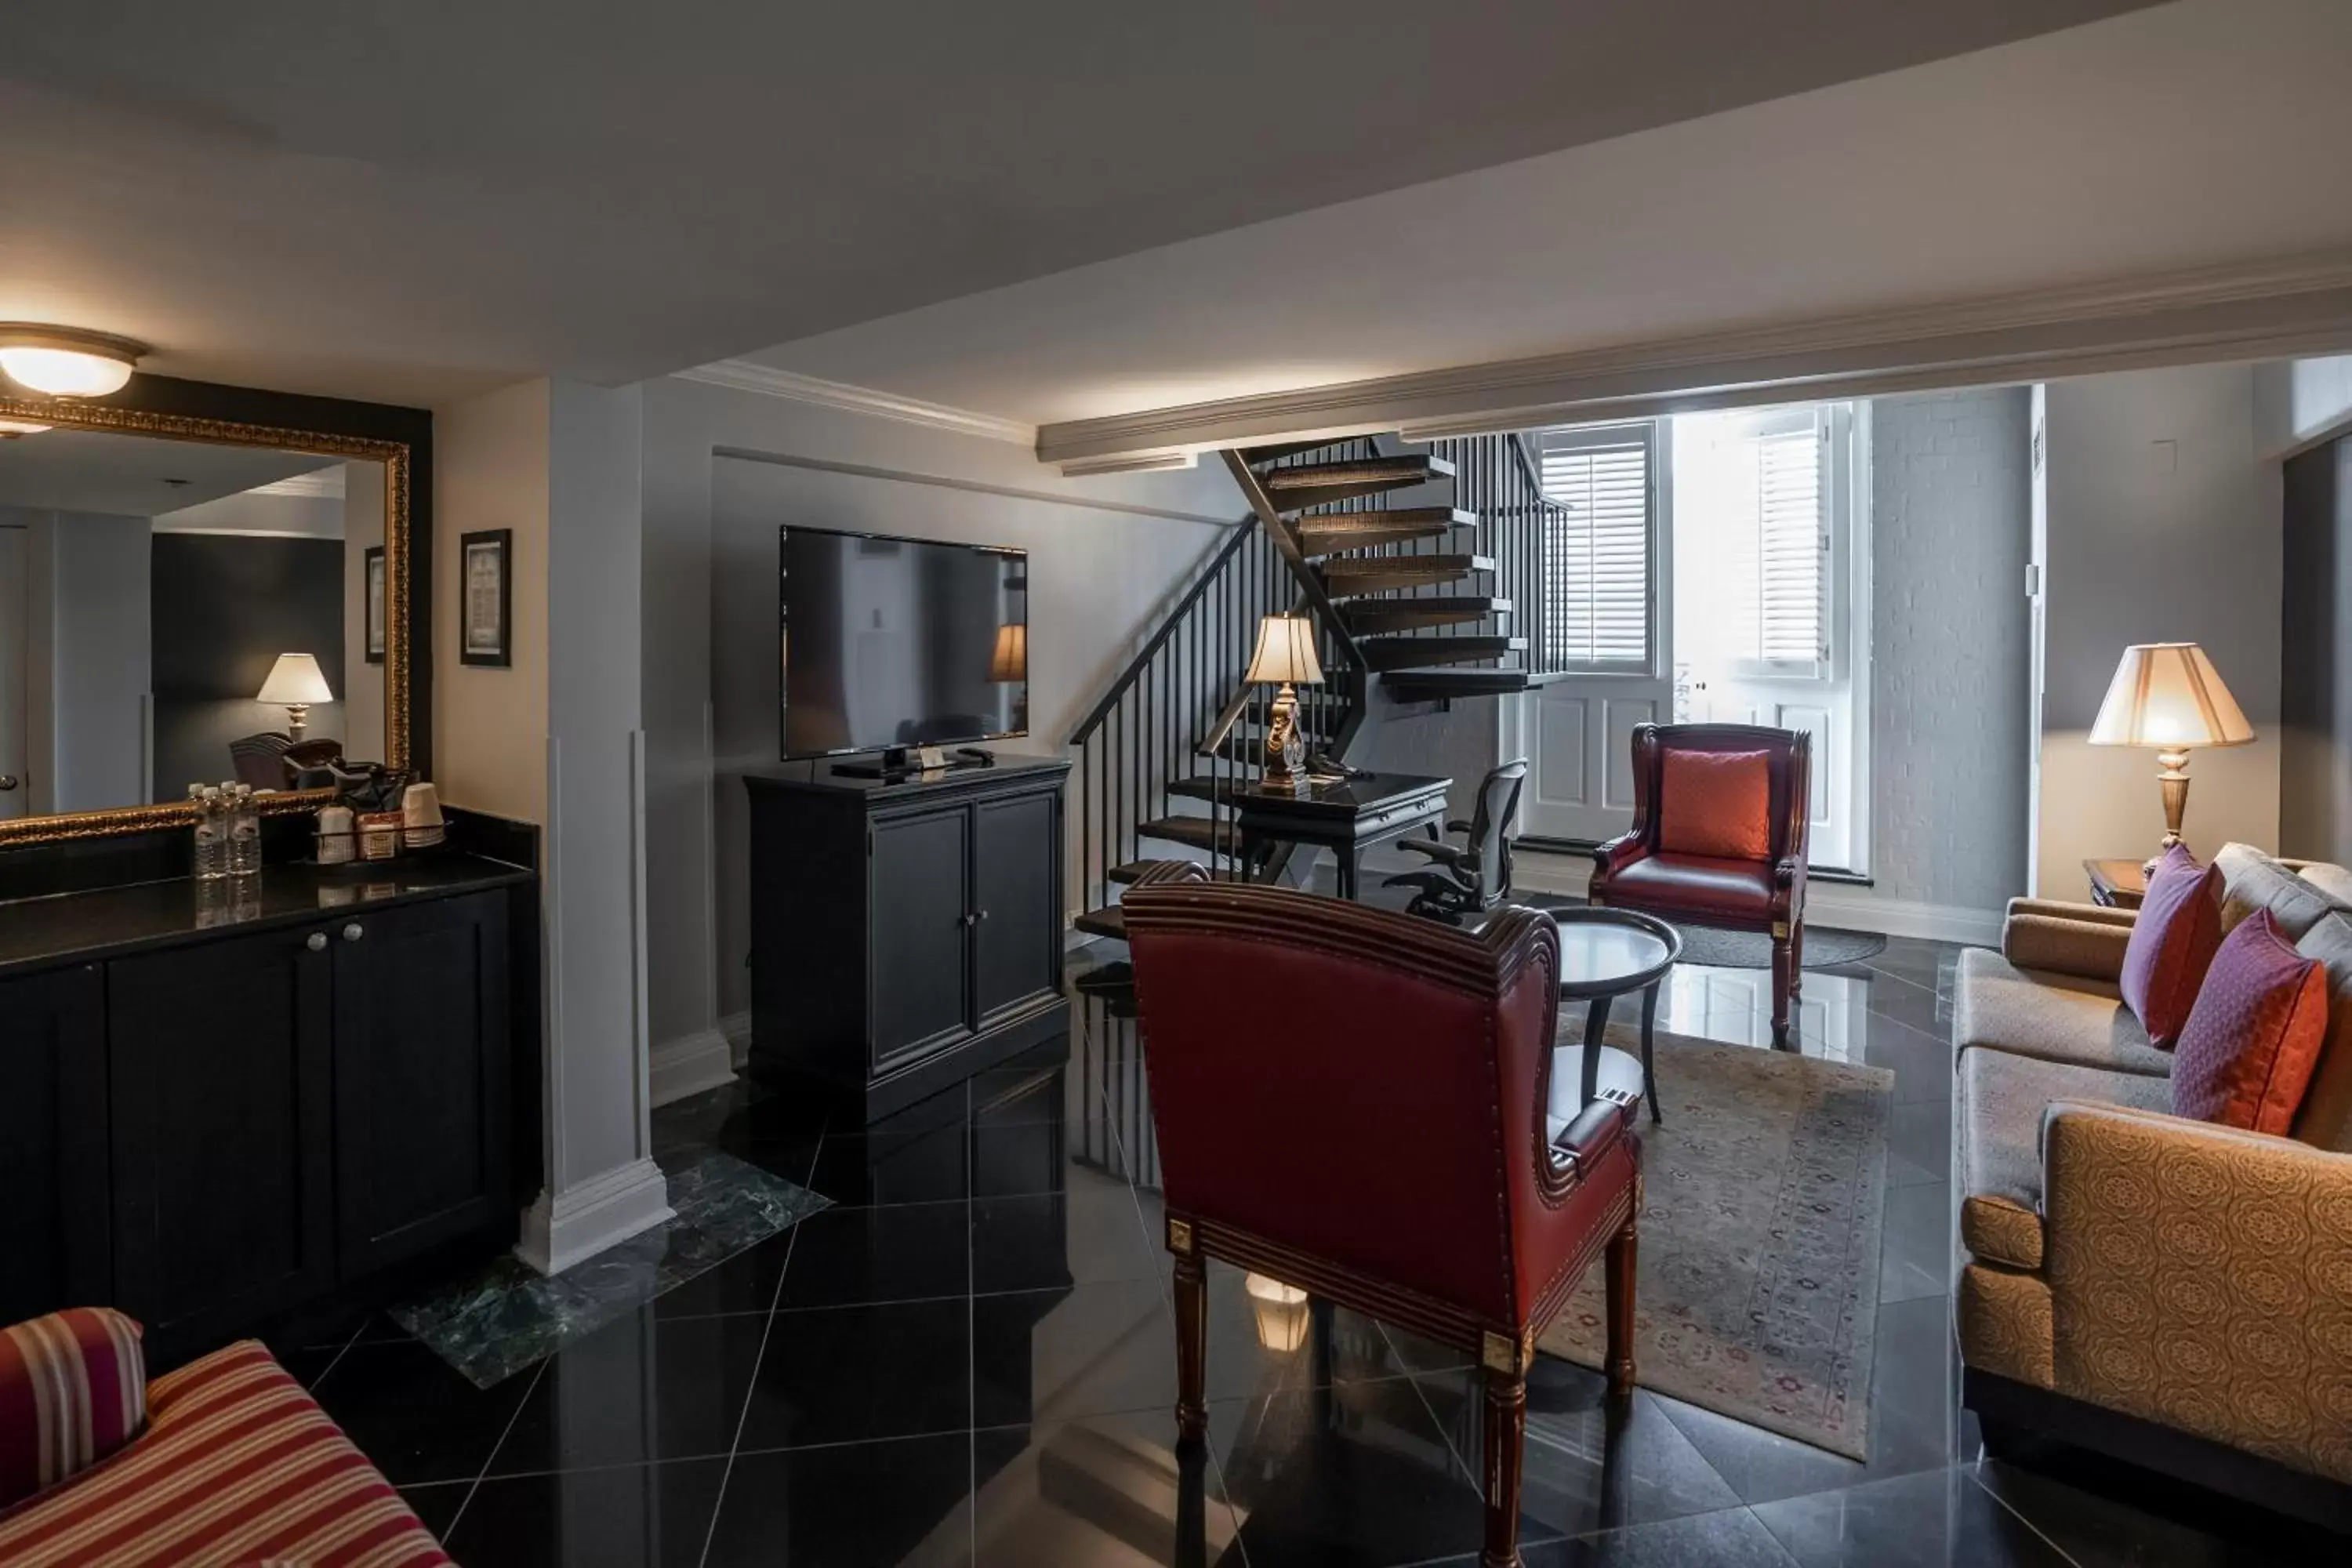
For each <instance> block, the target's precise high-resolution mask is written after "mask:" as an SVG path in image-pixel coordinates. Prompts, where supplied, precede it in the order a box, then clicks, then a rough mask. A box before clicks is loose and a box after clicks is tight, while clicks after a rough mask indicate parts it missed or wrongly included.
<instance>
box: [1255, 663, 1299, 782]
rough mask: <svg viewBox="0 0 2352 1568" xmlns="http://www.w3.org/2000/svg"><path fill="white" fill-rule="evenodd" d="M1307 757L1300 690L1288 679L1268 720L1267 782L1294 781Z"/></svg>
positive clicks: (1268, 715)
mask: <svg viewBox="0 0 2352 1568" xmlns="http://www.w3.org/2000/svg"><path fill="white" fill-rule="evenodd" d="M1306 760H1307V744H1306V742H1305V741H1304V740H1302V739H1301V738H1300V736H1299V733H1298V693H1297V690H1296V689H1293V688H1292V686H1291V684H1290V682H1288V681H1284V682H1283V683H1282V686H1281V688H1280V689H1278V690H1276V692H1275V694H1274V705H1273V709H1272V710H1271V711H1270V712H1268V713H1267V715H1266V721H1265V782H1266V783H1267V784H1291V783H1294V782H1295V780H1294V777H1293V775H1294V774H1295V773H1298V772H1299V771H1300V769H1301V766H1302V764H1304V763H1305V762H1306Z"/></svg>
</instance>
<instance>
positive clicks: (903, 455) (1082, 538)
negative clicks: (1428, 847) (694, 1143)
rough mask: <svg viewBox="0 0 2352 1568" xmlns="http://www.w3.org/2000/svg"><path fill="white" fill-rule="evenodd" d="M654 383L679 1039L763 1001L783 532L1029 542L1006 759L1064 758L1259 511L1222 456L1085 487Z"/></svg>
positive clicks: (660, 988)
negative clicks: (1231, 533)
mask: <svg viewBox="0 0 2352 1568" xmlns="http://www.w3.org/2000/svg"><path fill="white" fill-rule="evenodd" d="M644 391H645V427H646V434H645V528H646V533H645V541H644V557H643V561H644V583H643V595H644V605H643V616H644V636H645V646H644V692H645V724H646V901H647V920H646V952H647V964H648V976H649V1005H650V1010H651V1035H652V1038H653V1040H654V1041H655V1042H656V1048H659V1047H662V1046H664V1045H667V1044H671V1043H675V1042H679V1041H683V1040H685V1039H688V1037H696V1036H701V1035H706V1034H707V1032H708V1031H709V1030H711V1029H713V1028H715V1027H716V1026H718V1024H719V1020H720V1019H722V1018H725V1017H727V1016H730V1015H731V1014H734V1013H737V1012H740V1011H741V1010H742V1009H743V1008H744V1007H745V1006H746V1005H748V1003H749V986H748V982H747V978H746V975H745V972H744V968H743V960H744V956H745V952H746V948H747V942H748V923H749V921H748V912H747V911H748V908H749V890H748V889H747V887H746V886H745V884H744V880H743V870H744V864H745V860H746V857H747V853H748V848H747V846H748V834H747V831H746V828H745V824H744V795H743V788H742V784H741V783H740V778H741V775H742V773H745V772H746V771H748V770H753V769H772V768H777V767H779V766H781V765H782V764H781V763H779V761H778V743H779V736H778V734H777V721H776V686H777V679H778V674H777V666H776V560H775V552H776V528H777V526H778V524H779V523H782V522H786V521H801V522H804V523H810V524H814V525H818V526H823V527H838V528H848V529H861V530H867V531H887V532H894V533H904V534H909V535H914V536H918V537H928V538H940V539H961V540H969V541H974V542H994V543H1003V544H1013V545H1020V546H1023V547H1024V548H1026V549H1028V550H1029V551H1030V552H1031V583H1032V587H1031V595H1030V610H1029V615H1030V627H1031V630H1030V637H1031V639H1032V640H1031V644H1030V710H1031V718H1030V727H1031V734H1030V737H1029V739H1028V740H1027V741H1025V742H1006V743H1005V744H1004V745H1003V746H1002V747H1001V748H1000V749H1001V750H1003V751H1005V752H1026V753H1033V754H1042V755H1060V754H1062V752H1063V745H1062V742H1063V741H1064V740H1065V738H1066V736H1067V735H1068V733H1069V731H1070V728H1071V726H1072V725H1073V724H1074V723H1075V722H1076V720H1077V719H1078V718H1080V717H1081V716H1082V715H1083V714H1084V712H1085V710H1086V707H1087V704H1089V703H1090V702H1092V701H1093V700H1095V698H1096V697H1097V696H1098V695H1099V694H1100V693H1101V692H1102V690H1103V689H1105V688H1106V686H1107V685H1108V682H1109V681H1110V680H1111V679H1112V678H1114V677H1115V676H1116V675H1117V674H1118V672H1119V670H1120V669H1121V668H1124V666H1125V664H1126V662H1127V660H1128V658H1129V657H1131V655H1132V651H1133V649H1134V647H1136V645H1137V644H1138V643H1139V641H1140V640H1141V639H1142V638H1143V637H1148V636H1149V635H1150V633H1151V632H1152V631H1153V630H1154V629H1155V628H1156V627H1157V626H1158V625H1159V622H1160V618H1161V616H1162V615H1163V614H1164V606H1165V605H1167V604H1168V603H1169V601H1170V600H1171V597H1172V596H1173V595H1175V594H1176V592H1177V591H1178V590H1179V589H1180V588H1181V585H1182V584H1184V583H1185V582H1186V581H1187V580H1188V579H1189V577H1190V576H1191V574H1192V571H1193V569H1194V568H1195V567H1196V565H1197V564H1198V563H1200V562H1202V560H1203V559H1205V557H1206V556H1207V554H1208V553H1209V552H1211V551H1213V549H1214V548H1215V547H1216V546H1217V545H1218V544H1219V543H1220V542H1222V541H1223V538H1224V531H1225V530H1226V529H1227V528H1229V527H1231V526H1232V525H1233V523H1234V522H1235V521H1238V520H1239V519H1240V518H1241V517H1242V515H1243V514H1244V510H1245V509H1244V506H1243V504H1242V501H1241V498H1240V496H1239V494H1238V492H1237V491H1236V490H1235V489H1234V486H1233V481H1232V479H1230V478H1229V477H1228V476H1227V475H1226V474H1225V473H1224V472H1223V469H1222V468H1215V467H1205V468H1196V469H1187V470H1179V471H1175V472H1170V473H1160V474H1129V475H1115V476H1106V477H1103V478H1098V479H1063V478H1061V477H1059V476H1058V475H1056V474H1055V472H1054V471H1053V470H1051V469H1048V468H1042V467H1040V466H1039V464H1038V463H1037V460H1036V458H1035V457H1034V455H1033V454H1031V453H1030V452H1029V451H1027V450H1026V449H1024V448H1023V447H1017V446H1013V445H1012V444H1010V443H1006V442H1000V441H991V440H986V439H982V438H979V437H968V436H961V435H955V434H951V433H948V432H944V431H940V430H936V429H931V428H928V427H924V426H915V425H910V424H907V423H904V422H901V421H897V420H890V419H883V418H877V417H872V416H863V415H857V414H851V413H845V412H843V411H841V410H838V409H833V408H827V407H823V406H819V405H814V404H807V403H800V402H795V401H792V400H788V399H783V398H776V397H769V396H763V395H757V394H753V393H748V392H740V391H736V390H733V389H730V388H726V387H718V386H710V385H707V384H701V383H697V382H687V381H680V380H664V381H658V382H648V383H646V385H645V389H644ZM1072 815H1073V818H1074V819H1075V816H1076V814H1075V813H1073V814H1072ZM1073 864H1074V867H1075V857H1073ZM1073 874H1074V875H1075V870H1074V872H1073Z"/></svg>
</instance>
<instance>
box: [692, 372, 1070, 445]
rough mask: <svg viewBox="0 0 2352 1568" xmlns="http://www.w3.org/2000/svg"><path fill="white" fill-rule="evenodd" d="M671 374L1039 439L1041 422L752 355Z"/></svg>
mask: <svg viewBox="0 0 2352 1568" xmlns="http://www.w3.org/2000/svg"><path fill="white" fill-rule="evenodd" d="M673 374H674V376H675V378H676V379H677V380H679V381H698V382H700V383H702V384H704V385H706V386H724V387H730V388H732V389H733V390H735V391H737V392H756V393H758V394H759V395H761V396H762V397H788V398H790V399H792V400H793V402H795V403H814V404H815V405H818V406H820V407H823V408H838V409H841V410H843V411H844V412H845V413H849V414H864V415H868V416H873V417H875V418H877V419H896V420H898V422H899V423H901V424H904V425H923V426H929V427H930V428H931V429H934V430H948V431H952V432H953V433H954V434H956V435H958V436H977V437H980V438H981V439H982V440H984V441H1005V442H1009V443H1011V444H1012V445H1013V446H1016V447H1035V446H1036V444H1037V427H1036V426H1034V425H1024V424H1022V423H1021V422H1020V421H1019V420H1017V419H1000V418H998V417H997V416H994V415H992V414H975V413H973V412H972V411H971V410H970V409H968V408H950V407H949V406H948V405H946V404H944V403H926V402H924V401H923V400H922V399H921V398H919V397H901V396H899V395H898V394H897V393H895V392H877V391H876V390H874V389H873V388H872V387H870V386H852V385H850V384H848V383H847V382H843V381H826V380H824V379H823V378H822V377H819V376H814V375H803V374H800V373H798V372H797V371H789V370H778V369H776V368H775V367H774V366H772V365H764V364H754V363H751V361H750V360H741V359H723V360H719V361H718V362H717V363H712V364H704V365H697V366H695V367H694V368H693V369H692V370H681V371H677V372H674V373H673Z"/></svg>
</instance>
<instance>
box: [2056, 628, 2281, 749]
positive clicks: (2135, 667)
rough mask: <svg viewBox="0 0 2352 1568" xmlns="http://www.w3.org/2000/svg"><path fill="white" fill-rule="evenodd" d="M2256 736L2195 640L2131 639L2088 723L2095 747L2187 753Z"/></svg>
mask: <svg viewBox="0 0 2352 1568" xmlns="http://www.w3.org/2000/svg"><path fill="white" fill-rule="evenodd" d="M2253 738H2254V727H2253V726H2252V724H2249V723H2247V722H2246V716H2245V714H2244V713H2243V712H2242V711H2241V710H2240V709H2239V707H2238V700H2237V699H2236V698H2234V697H2231V695H2230V689H2229V688H2228V687H2226V686H2224V685H2222V684H2221V671H2219V670H2217V669H2215V668H2213V661H2212V660H2211V659H2210V658H2206V657H2205V650H2204V649H2203V648H2201V647H2198V646H2197V645H2196V644H2195V643H2193V642H2155V643H2134V644H2133V645H2132V646H2131V647H2127V648H2126V649H2124V657H2123V662H2122V663H2120V664H2118V665H2116V678H2115V679H2114V680H2113V681H2112V682H2110V683H2109V684H2108V687H2107V698H2106V700H2105V701H2104V702H2102V703H2100V704H2099V716H2098V718H2097V720H2096V721H2094V722H2093V723H2092V725H2091V744H2093V745H2095V746H2150V747H2154V748H2156V749H2157V750H2158V751H2167V752H2177V751H2186V750H2188V749H2189V748H2191V747H2197V746H2242V745H2244V744H2245V743H2246V742H2249V741H2251V740H2252V739H2253Z"/></svg>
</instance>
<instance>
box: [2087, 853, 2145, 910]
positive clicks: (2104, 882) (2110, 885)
mask: <svg viewBox="0 0 2352 1568" xmlns="http://www.w3.org/2000/svg"><path fill="white" fill-rule="evenodd" d="M2142 864H2143V862H2141V861H2138V860H2085V861H2084V862H2083V870H2084V874H2085V875H2087V876H2088V877H2089V878H2090V879H2091V902H2093V903H2095V904H2097V905H2099V906H2101V907H2102V908H2105V909H2110V910H2136V909H2137V908H2139V901H2140V900H2141V898H2143V897H2144V896H2145V895H2146V894H2147V873H2146V872H2144V871H2142V870H2141V869H2140V867H2141V865H2142Z"/></svg>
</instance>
